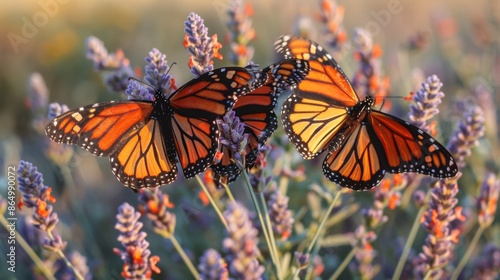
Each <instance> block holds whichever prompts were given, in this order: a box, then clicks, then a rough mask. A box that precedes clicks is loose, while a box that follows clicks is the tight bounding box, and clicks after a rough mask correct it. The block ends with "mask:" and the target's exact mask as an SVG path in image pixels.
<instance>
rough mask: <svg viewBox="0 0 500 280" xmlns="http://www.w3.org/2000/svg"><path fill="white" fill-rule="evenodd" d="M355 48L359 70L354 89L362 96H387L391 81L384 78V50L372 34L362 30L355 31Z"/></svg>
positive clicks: (354, 81) (354, 80)
mask: <svg viewBox="0 0 500 280" xmlns="http://www.w3.org/2000/svg"><path fill="white" fill-rule="evenodd" d="M354 48H355V57H356V59H357V60H358V61H359V69H358V70H357V71H356V73H355V74H354V78H353V80H352V84H353V87H354V89H355V90H356V92H357V93H358V94H360V95H361V96H374V97H383V96H386V95H387V93H388V92H389V79H388V78H387V77H384V78H382V73H381V72H382V70H381V62H380V57H381V56H382V49H381V48H380V46H379V45H378V44H374V43H373V39H372V36H371V34H370V33H369V32H368V31H367V30H365V29H362V28H356V29H355V30H354ZM388 106H389V104H388Z"/></svg>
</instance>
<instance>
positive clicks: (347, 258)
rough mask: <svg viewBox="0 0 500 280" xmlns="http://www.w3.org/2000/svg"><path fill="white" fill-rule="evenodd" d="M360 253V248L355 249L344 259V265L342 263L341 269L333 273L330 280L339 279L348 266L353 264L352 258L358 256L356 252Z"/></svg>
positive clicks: (338, 268)
mask: <svg viewBox="0 0 500 280" xmlns="http://www.w3.org/2000/svg"><path fill="white" fill-rule="evenodd" d="M357 251H358V247H353V248H352V249H351V251H350V252H349V254H348V255H347V256H346V257H345V258H344V260H343V261H342V263H340V265H339V267H337V269H336V270H335V272H334V273H333V275H332V277H330V280H335V279H337V278H339V276H340V274H341V273H342V272H343V271H344V269H345V268H346V267H347V265H348V264H349V263H350V262H351V260H352V258H353V257H354V255H356V252H357Z"/></svg>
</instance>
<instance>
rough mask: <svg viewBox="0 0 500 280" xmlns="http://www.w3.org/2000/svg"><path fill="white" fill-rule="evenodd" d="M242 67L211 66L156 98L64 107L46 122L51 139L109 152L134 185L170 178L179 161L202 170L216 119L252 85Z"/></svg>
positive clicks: (117, 170) (121, 175) (190, 172)
mask: <svg viewBox="0 0 500 280" xmlns="http://www.w3.org/2000/svg"><path fill="white" fill-rule="evenodd" d="M253 79H254V76H253V74H252V73H250V72H248V71H247V70H246V69H245V68H241V67H227V68H219V69H215V70H213V71H211V72H208V73H205V74H203V75H201V76H199V77H197V78H195V79H193V80H191V81H190V82H188V83H186V84H185V85H183V86H182V87H180V88H179V89H177V90H176V91H175V92H173V93H171V94H170V95H169V96H168V97H166V96H165V95H164V93H163V92H162V91H161V90H156V91H155V93H154V96H155V99H154V101H139V100H130V101H115V102H105V103H97V104H93V105H89V106H85V107H81V108H79V109H76V110H72V111H68V112H66V113H63V114H62V115H60V116H58V117H56V118H55V119H54V120H52V121H51V122H50V123H49V125H48V126H47V128H46V134H47V135H48V136H49V138H50V139H52V140H53V141H56V142H59V143H65V144H76V145H78V146H80V147H82V148H84V149H86V150H88V151H89V152H91V153H92V154H94V155H97V156H106V157H109V158H110V162H111V168H112V171H113V173H114V174H115V176H116V177H117V179H118V180H119V181H120V182H121V183H123V184H124V185H125V186H128V187H130V188H132V189H139V188H145V187H146V188H152V187H158V186H160V185H164V184H169V183H171V182H173V181H174V180H175V179H176V177H177V173H178V172H177V163H180V165H181V167H182V170H183V173H184V176H185V177H186V178H190V177H193V176H195V175H196V174H198V173H200V172H203V171H204V170H206V169H207V168H208V167H209V166H210V165H211V164H212V161H213V157H214V155H215V152H216V150H217V146H218V130H217V125H216V122H215V120H216V119H217V118H218V117H221V116H222V115H224V114H225V113H226V112H227V111H228V110H230V109H231V108H232V106H233V104H234V102H235V100H236V98H237V96H240V95H243V94H245V93H247V92H249V91H250V90H251V89H252V85H251V84H252V81H253Z"/></svg>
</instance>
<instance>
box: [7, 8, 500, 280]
mask: <svg viewBox="0 0 500 280" xmlns="http://www.w3.org/2000/svg"><path fill="white" fill-rule="evenodd" d="M228 3H229V0H210V1H195V0H184V1H157V0H144V1H75V0H64V1H62V0H60V1H56V0H40V1H38V0H37V1H32V0H25V1H1V2H0V34H1V36H0V89H1V93H0V163H1V165H2V169H1V170H0V176H1V177H0V178H5V170H7V166H12V165H17V164H18V163H19V160H21V159H22V160H26V161H30V162H32V163H33V164H34V165H36V166H38V168H39V171H41V172H42V173H43V174H44V179H45V184H47V185H49V186H52V187H53V189H54V196H55V197H57V199H58V203H57V204H56V206H55V207H56V211H57V212H58V213H59V216H60V219H61V221H62V223H61V224H60V227H61V229H60V232H62V235H63V239H65V240H67V241H68V242H69V244H70V245H69V246H70V247H71V248H72V249H75V250H79V251H80V252H82V254H84V255H86V256H87V258H88V263H89V265H90V266H91V267H94V268H95V267H99V268H100V270H101V272H99V273H101V274H99V275H108V276H109V275H111V274H113V271H115V273H116V271H119V270H120V269H121V260H120V259H119V258H118V257H117V256H115V255H114V254H112V248H114V247H119V244H118V242H117V241H116V234H117V233H116V231H115V230H114V228H113V225H114V223H115V220H114V217H115V215H116V209H117V207H118V205H120V204H121V203H122V202H124V201H128V202H129V203H131V204H132V205H136V204H137V202H136V201H137V195H136V194H135V193H133V192H132V191H130V190H129V189H127V188H124V187H123V186H121V185H120V184H119V182H118V181H117V180H116V178H115V177H114V176H113V174H112V172H111V170H110V167H109V162H108V159H107V158H96V157H94V156H92V155H90V154H88V153H86V152H85V151H83V150H82V149H79V148H75V151H74V153H75V155H74V157H73V159H72V160H71V161H70V163H69V164H68V169H67V171H69V172H71V176H72V178H73V181H74V186H76V188H75V189H74V190H73V192H68V191H66V190H65V187H64V182H65V181H66V180H65V179H64V178H65V177H64V175H63V174H62V173H63V172H62V171H61V170H60V168H58V167H57V166H56V165H55V164H53V163H52V162H51V161H50V160H49V159H48V157H47V154H46V147H47V145H48V143H47V141H48V140H47V138H46V136H44V135H43V134H40V133H39V130H37V128H36V127H35V126H36V125H34V122H33V120H34V118H35V116H36V115H39V114H41V113H40V112H33V110H31V109H30V108H32V107H33V104H32V103H31V102H32V101H30V99H29V83H28V82H29V79H30V76H31V75H32V74H33V73H35V72H38V73H40V74H41V75H42V77H43V79H44V80H45V83H46V86H47V88H48V91H49V93H50V95H49V96H48V101H49V102H59V103H62V104H66V105H68V107H69V108H70V109H72V108H76V107H79V106H83V105H87V104H91V103H94V102H98V101H107V100H119V99H123V98H124V96H123V95H120V94H117V93H110V92H109V90H108V89H107V87H106V85H105V84H104V83H103V81H102V77H101V75H100V73H98V72H97V71H95V70H94V67H93V64H92V61H90V60H88V59H86V58H85V52H86V50H85V40H86V39H87V38H88V37H89V36H95V37H97V38H99V39H101V40H102V41H103V43H104V45H105V46H106V48H107V49H108V51H109V52H115V51H116V50H117V49H121V50H122V51H123V52H124V54H125V56H126V57H127V58H128V59H129V60H130V65H131V66H132V67H133V68H134V69H143V67H144V65H145V61H144V57H145V56H146V55H147V54H148V52H149V51H150V50H151V49H152V48H157V49H159V50H160V51H161V52H163V53H164V54H166V55H167V59H168V61H169V63H172V62H176V63H177V65H175V66H174V67H173V68H172V71H171V74H172V75H173V77H175V79H176V84H177V85H178V86H180V85H182V84H184V83H185V82H187V81H189V80H190V79H192V78H193V76H192V74H190V72H189V68H188V66H187V63H188V60H189V54H188V52H187V51H186V50H185V49H184V47H183V44H182V42H183V38H184V32H183V29H184V21H185V20H186V18H187V16H188V15H189V13H191V12H195V13H197V14H198V15H200V16H201V17H202V18H203V19H204V20H205V25H206V26H207V27H208V28H209V35H211V34H217V35H218V38H219V41H220V42H221V43H222V45H223V47H222V49H221V50H220V51H219V52H220V53H221V54H222V55H223V56H226V55H227V52H228V47H227V43H228V39H227V38H228V37H227V33H228V29H227V26H226V22H227V20H228V19H227V15H226V11H227V9H228ZM248 3H250V4H251V5H252V7H253V16H252V24H253V28H254V29H255V32H256V37H255V39H254V40H252V41H251V42H250V43H249V45H251V46H253V47H254V48H255V55H254V57H253V61H254V62H255V63H258V64H261V65H262V66H267V65H269V64H270V63H272V62H275V61H277V60H278V57H277V56H276V55H275V52H274V48H273V43H274V41H275V39H276V38H277V37H279V36H280V35H283V34H297V32H299V31H300V32H303V30H306V33H307V35H308V36H309V37H310V38H311V39H313V40H316V41H317V42H318V43H320V44H324V40H323V39H324V38H323V37H324V36H323V35H322V32H321V31H320V30H321V23H320V22H319V21H318V16H319V12H320V9H321V7H320V4H319V1H300V0H289V1H286V4H284V3H285V2H284V1H277V0H273V1H267V0H253V1H248ZM338 3H339V4H340V5H342V6H344V8H345V15H344V20H343V25H344V27H345V30H346V31H347V41H348V42H351V41H352V34H353V30H354V28H356V27H363V28H366V29H367V30H369V31H370V32H371V33H372V35H373V41H374V42H375V43H377V44H379V45H380V47H381V48H382V50H383V55H382V71H383V74H384V75H385V76H387V77H389V79H390V85H391V92H390V95H394V96H407V95H408V94H409V92H411V91H416V90H418V88H419V86H420V83H421V82H422V81H423V80H424V79H425V77H427V76H429V75H432V74H436V75H438V76H439V78H440V79H441V81H442V82H443V84H444V86H443V88H442V91H443V92H444V93H445V94H446V97H445V102H447V105H446V106H443V108H447V109H443V112H444V113H443V112H442V114H441V115H440V116H439V118H440V119H441V121H442V122H443V123H444V124H445V125H443V126H442V127H440V132H439V133H440V135H438V139H440V140H445V141H446V140H447V139H448V138H449V136H450V134H451V131H452V128H453V125H452V124H453V123H454V118H456V114H454V109H453V104H454V103H455V102H457V101H460V100H467V98H470V97H471V96H473V95H474V92H475V90H477V87H478V86H483V87H484V88H485V90H487V91H488V92H490V93H492V97H493V103H494V104H493V108H495V107H496V105H497V104H498V96H497V94H496V92H497V90H498V87H499V86H500V49H499V45H500V44H499V39H500V36H499V35H500V34H499V32H500V1H496V0H482V1H464V0H459V1H456V0H448V1H443V0H441V1H431V0H424V1H410V0H374V1H362V0H355V1H338ZM49 6H50V8H47V7H49ZM47 9H48V10H47ZM339 62H340V65H341V66H342V68H343V69H344V71H345V72H346V74H347V75H348V76H349V77H352V75H353V73H354V71H355V69H356V68H357V66H356V61H355V60H354V59H353V57H352V49H347V50H346V51H345V53H344V55H343V56H342V58H341V60H340V61H339ZM227 65H231V63H230V62H229V61H228V60H227V59H223V60H216V62H215V67H222V66H227ZM405 102H406V101H393V104H394V105H393V107H392V112H393V113H394V114H396V115H398V116H400V117H403V118H406V114H407V113H406V112H407V111H408V107H407V103H405ZM276 111H277V112H278V111H279V110H276ZM42 113H44V112H42ZM487 117H489V118H488V120H487V122H488V124H487V125H491V126H494V125H495V124H496V122H497V121H498V114H495V113H493V114H492V115H490V116H487ZM489 131H491V130H488V129H487V132H486V133H487V137H488V139H489V141H483V142H481V147H480V148H478V149H477V151H476V152H475V154H474V155H473V156H472V157H473V158H479V159H481V160H479V159H478V160H477V162H478V164H477V165H472V167H469V168H470V169H472V170H473V171H474V172H473V171H467V170H465V171H463V172H464V173H465V174H482V173H483V172H484V170H487V169H489V170H493V171H496V172H497V171H498V170H497V167H498V165H497V164H498V158H499V157H495V155H497V156H498V155H499V151H498V146H496V144H495V143H497V142H496V141H497V139H498V134H497V132H496V130H494V131H493V132H492V133H493V134H488V133H489ZM280 133H282V132H280V131H278V134H277V135H278V136H275V137H280ZM315 172H316V171H315ZM317 173H318V174H320V173H321V170H320V168H318V170H317ZM318 176H320V175H318ZM464 177H465V178H464V179H463V180H465V182H468V183H471V184H476V182H477V180H479V179H478V178H477V177H475V176H471V177H466V176H464ZM318 178H319V177H318ZM4 186H5V185H4V181H3V180H1V181H0V191H1V193H2V194H3V193H4ZM197 188H198V187H197V184H196V181H195V180H191V181H185V180H184V179H183V178H179V180H177V181H176V182H175V183H173V184H171V185H169V186H166V187H162V190H163V192H167V193H169V194H170V195H171V196H172V197H173V198H172V201H173V202H174V203H175V204H176V205H182V204H185V205H187V206H186V207H187V209H189V208H190V207H191V208H192V205H199V201H197V196H196V192H197ZM241 195H242V196H244V195H245V194H244V193H243V194H241ZM76 202H79V203H76ZM301 203H303V201H300V199H299V200H292V202H291V206H290V208H292V209H293V208H294V207H296V209H298V208H299V207H300V205H301ZM76 204H79V205H78V206H75V205H76ZM75 208H79V210H78V209H77V210H75ZM179 209H180V208H179ZM74 211H83V212H84V213H86V215H87V216H88V220H89V223H90V224H91V229H82V225H81V224H79V221H78V219H76V220H75V216H74ZM176 211H181V210H176ZM186 213H187V212H186ZM178 214H179V215H181V214H180V213H178ZM193 215H194V214H193ZM212 219H213V217H212ZM189 221H190V219H187V218H186V219H183V218H178V226H177V229H176V234H178V235H179V236H181V240H182V239H184V238H185V239H188V242H191V244H189V246H188V247H190V248H191V250H192V251H193V254H194V255H195V256H199V255H200V252H202V251H203V250H204V249H206V247H207V244H208V243H210V242H212V240H213V236H212V239H211V237H210V236H204V237H200V238H198V239H197V238H189V234H188V233H190V234H192V233H193V232H192V230H193V228H192V227H190V225H189V224H190V222H189ZM207 222H210V221H207ZM194 230H200V229H197V228H195V229H194ZM215 230H216V231H221V228H220V227H217V228H216V229H215ZM89 232H90V233H91V235H92V237H90V236H89V234H88V233H89ZM208 232H211V231H210V230H208ZM210 234H213V235H218V234H220V232H215V233H213V232H212V233H207V235H210ZM149 238H151V239H150V240H149V241H150V242H151V243H152V244H155V246H168V245H165V244H164V242H163V241H162V240H161V238H159V237H157V236H154V235H151V236H150V237H149ZM149 238H148V239H149ZM213 246H216V247H217V246H220V245H213ZM156 251H157V252H158V251H160V252H161V250H156ZM96 252H99V253H98V254H97V253H96ZM96 254H97V255H96ZM2 257H3V256H2ZM2 257H0V259H1V258H2ZM162 257H164V258H165V259H168V257H165V256H164V255H162ZM168 261H169V262H176V261H178V260H172V259H170V260H168ZM3 265H4V261H2V262H1V264H0V268H3V267H2V266H3ZM166 267H168V265H166V266H164V268H166ZM2 271H3V270H2ZM182 273H185V271H183V272H182ZM167 274H168V273H167ZM174 276H175V274H174ZM170 277H173V276H170ZM171 279H176V278H175V277H173V278H171Z"/></svg>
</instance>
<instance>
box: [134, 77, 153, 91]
mask: <svg viewBox="0 0 500 280" xmlns="http://www.w3.org/2000/svg"><path fill="white" fill-rule="evenodd" d="M130 80H133V81H136V82H138V83H139V84H141V85H144V86H147V87H150V88H153V89H154V87H153V85H151V84H148V83H146V82H145V81H141V80H139V79H137V78H136V77H129V78H128V81H129V82H130Z"/></svg>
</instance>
